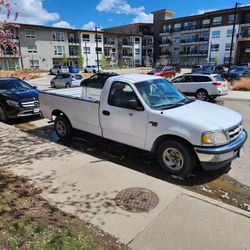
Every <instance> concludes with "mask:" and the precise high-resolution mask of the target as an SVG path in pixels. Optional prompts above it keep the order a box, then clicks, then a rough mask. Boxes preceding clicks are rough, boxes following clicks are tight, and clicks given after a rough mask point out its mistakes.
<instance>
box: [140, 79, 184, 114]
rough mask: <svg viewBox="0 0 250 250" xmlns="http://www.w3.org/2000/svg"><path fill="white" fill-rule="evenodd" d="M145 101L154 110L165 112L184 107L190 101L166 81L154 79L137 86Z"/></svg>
mask: <svg viewBox="0 0 250 250" xmlns="http://www.w3.org/2000/svg"><path fill="white" fill-rule="evenodd" d="M135 86H136V88H137V90H138V92H139V93H140V95H141V97H142V98H143V100H144V101H145V102H146V103H147V105H148V106H149V107H150V108H152V109H158V110H164V109H169V108H173V107H177V106H181V105H184V104H186V103H188V102H189V100H188V99H187V98H186V97H185V96H184V95H183V94H181V93H180V92H178V91H177V90H176V89H175V88H174V87H173V86H172V85H171V84H170V83H169V82H168V81H166V80H165V79H153V80H148V81H143V82H138V83H136V84H135Z"/></svg>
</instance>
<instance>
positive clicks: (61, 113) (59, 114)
mask: <svg viewBox="0 0 250 250" xmlns="http://www.w3.org/2000/svg"><path fill="white" fill-rule="evenodd" d="M53 116H56V117H57V116H63V117H64V118H66V119H67V121H68V122H69V124H70V126H71V127H72V124H71V122H70V119H69V118H68V116H67V115H66V114H65V113H64V112H63V111H61V110H60V109H54V110H53V111H52V113H51V120H53Z"/></svg>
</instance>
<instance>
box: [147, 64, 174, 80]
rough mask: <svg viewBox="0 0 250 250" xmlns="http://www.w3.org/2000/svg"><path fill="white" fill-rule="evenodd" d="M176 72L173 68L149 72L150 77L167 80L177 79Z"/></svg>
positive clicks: (159, 68)
mask: <svg viewBox="0 0 250 250" xmlns="http://www.w3.org/2000/svg"><path fill="white" fill-rule="evenodd" d="M176 73H177V72H176V71H175V70H174V69H173V68H171V67H161V66H159V67H156V68H155V69H154V70H152V71H150V72H148V75H155V76H163V77H165V78H172V77H175V75H176Z"/></svg>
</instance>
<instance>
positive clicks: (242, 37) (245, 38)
mask: <svg viewBox="0 0 250 250" xmlns="http://www.w3.org/2000/svg"><path fill="white" fill-rule="evenodd" d="M238 40H240V41H249V40H250V33H243V34H240V35H239V36H238Z"/></svg>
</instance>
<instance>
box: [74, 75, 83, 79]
mask: <svg viewBox="0 0 250 250" xmlns="http://www.w3.org/2000/svg"><path fill="white" fill-rule="evenodd" d="M74 78H75V79H76V80H81V79H82V76H81V75H79V74H77V75H74Z"/></svg>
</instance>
